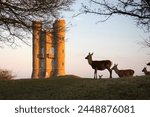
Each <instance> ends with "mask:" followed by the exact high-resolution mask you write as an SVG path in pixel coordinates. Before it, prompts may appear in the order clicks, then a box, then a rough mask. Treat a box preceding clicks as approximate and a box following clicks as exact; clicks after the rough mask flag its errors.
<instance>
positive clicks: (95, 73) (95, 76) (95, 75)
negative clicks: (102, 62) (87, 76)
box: [94, 69, 97, 79]
mask: <svg viewBox="0 0 150 117" xmlns="http://www.w3.org/2000/svg"><path fill="white" fill-rule="evenodd" d="M96 78H97V69H95V71H94V79H96Z"/></svg>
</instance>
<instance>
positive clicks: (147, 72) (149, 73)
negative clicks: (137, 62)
mask: <svg viewBox="0 0 150 117" xmlns="http://www.w3.org/2000/svg"><path fill="white" fill-rule="evenodd" d="M142 72H144V74H145V75H150V71H147V69H146V67H144V69H143V70H142Z"/></svg>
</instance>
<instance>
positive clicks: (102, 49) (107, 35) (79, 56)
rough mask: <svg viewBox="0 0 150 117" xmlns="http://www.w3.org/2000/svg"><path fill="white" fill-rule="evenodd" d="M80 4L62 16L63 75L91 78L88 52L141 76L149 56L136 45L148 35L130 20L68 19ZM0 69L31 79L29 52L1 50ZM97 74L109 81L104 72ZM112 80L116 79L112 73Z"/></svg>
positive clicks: (114, 18) (97, 58)
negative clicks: (63, 44) (64, 24)
mask: <svg viewBox="0 0 150 117" xmlns="http://www.w3.org/2000/svg"><path fill="white" fill-rule="evenodd" d="M81 2H82V1H81V0H78V2H77V4H75V5H74V9H75V12H69V13H68V12H67V13H65V14H67V15H65V19H66V22H67V25H68V26H70V29H69V31H68V32H67V33H66V39H67V41H66V73H67V74H75V75H78V76H81V77H93V72H94V70H93V69H92V68H91V67H90V65H89V64H88V62H87V60H85V56H86V55H87V54H88V52H94V55H93V59H96V60H104V59H110V60H112V62H113V64H114V63H117V64H118V65H119V66H118V67H119V69H126V68H132V69H134V70H135V75H142V74H143V73H142V72H141V70H142V69H143V67H144V66H145V64H146V63H147V62H149V61H150V55H148V54H149V53H150V52H149V49H147V48H142V45H139V44H138V42H140V41H142V39H143V38H146V37H147V34H145V33H143V31H142V30H141V29H140V28H137V26H136V25H135V24H136V23H135V22H134V20H132V18H129V17H123V16H114V17H112V18H110V19H109V20H108V21H107V22H104V23H98V24H96V22H97V21H98V18H99V19H100V18H101V17H100V16H94V15H80V16H78V17H75V18H71V16H72V15H73V14H75V13H77V11H78V9H80V7H81ZM70 21H71V24H72V25H70ZM0 68H6V69H9V70H12V71H13V72H14V73H15V74H16V75H17V76H18V78H30V77H31V73H32V48H31V47H28V46H26V45H23V46H22V47H20V48H17V49H12V48H9V47H5V48H4V49H0ZM149 70H150V69H149ZM98 74H103V75H104V77H109V73H108V71H107V70H105V71H102V72H98ZM113 76H114V77H116V74H115V73H114V72H113Z"/></svg>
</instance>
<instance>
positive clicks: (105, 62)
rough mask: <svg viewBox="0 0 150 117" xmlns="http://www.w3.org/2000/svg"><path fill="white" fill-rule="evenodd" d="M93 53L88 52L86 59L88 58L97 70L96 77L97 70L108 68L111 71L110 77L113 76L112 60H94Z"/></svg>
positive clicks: (95, 75)
mask: <svg viewBox="0 0 150 117" xmlns="http://www.w3.org/2000/svg"><path fill="white" fill-rule="evenodd" d="M92 55H93V53H92V54H90V53H89V54H88V55H87V57H85V59H87V60H88V63H89V64H90V65H91V67H92V68H93V69H94V70H95V71H94V79H95V78H97V70H105V69H107V70H108V71H109V72H110V78H112V70H111V68H110V67H111V65H112V62H111V61H110V60H102V61H93V60H92Z"/></svg>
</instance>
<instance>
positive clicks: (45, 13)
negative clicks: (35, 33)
mask: <svg viewBox="0 0 150 117" xmlns="http://www.w3.org/2000/svg"><path fill="white" fill-rule="evenodd" d="M74 1H75V0H0V46H1V47H2V46H4V45H13V46H14V45H15V46H16V45H18V44H19V43H20V42H23V43H25V44H27V45H29V44H30V43H29V42H30V39H31V37H30V36H29V34H31V32H32V21H34V20H40V21H42V22H43V24H44V28H51V25H52V23H53V21H54V19H57V18H59V17H60V16H61V12H62V11H66V10H70V6H71V5H72V4H73V2H74Z"/></svg>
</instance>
